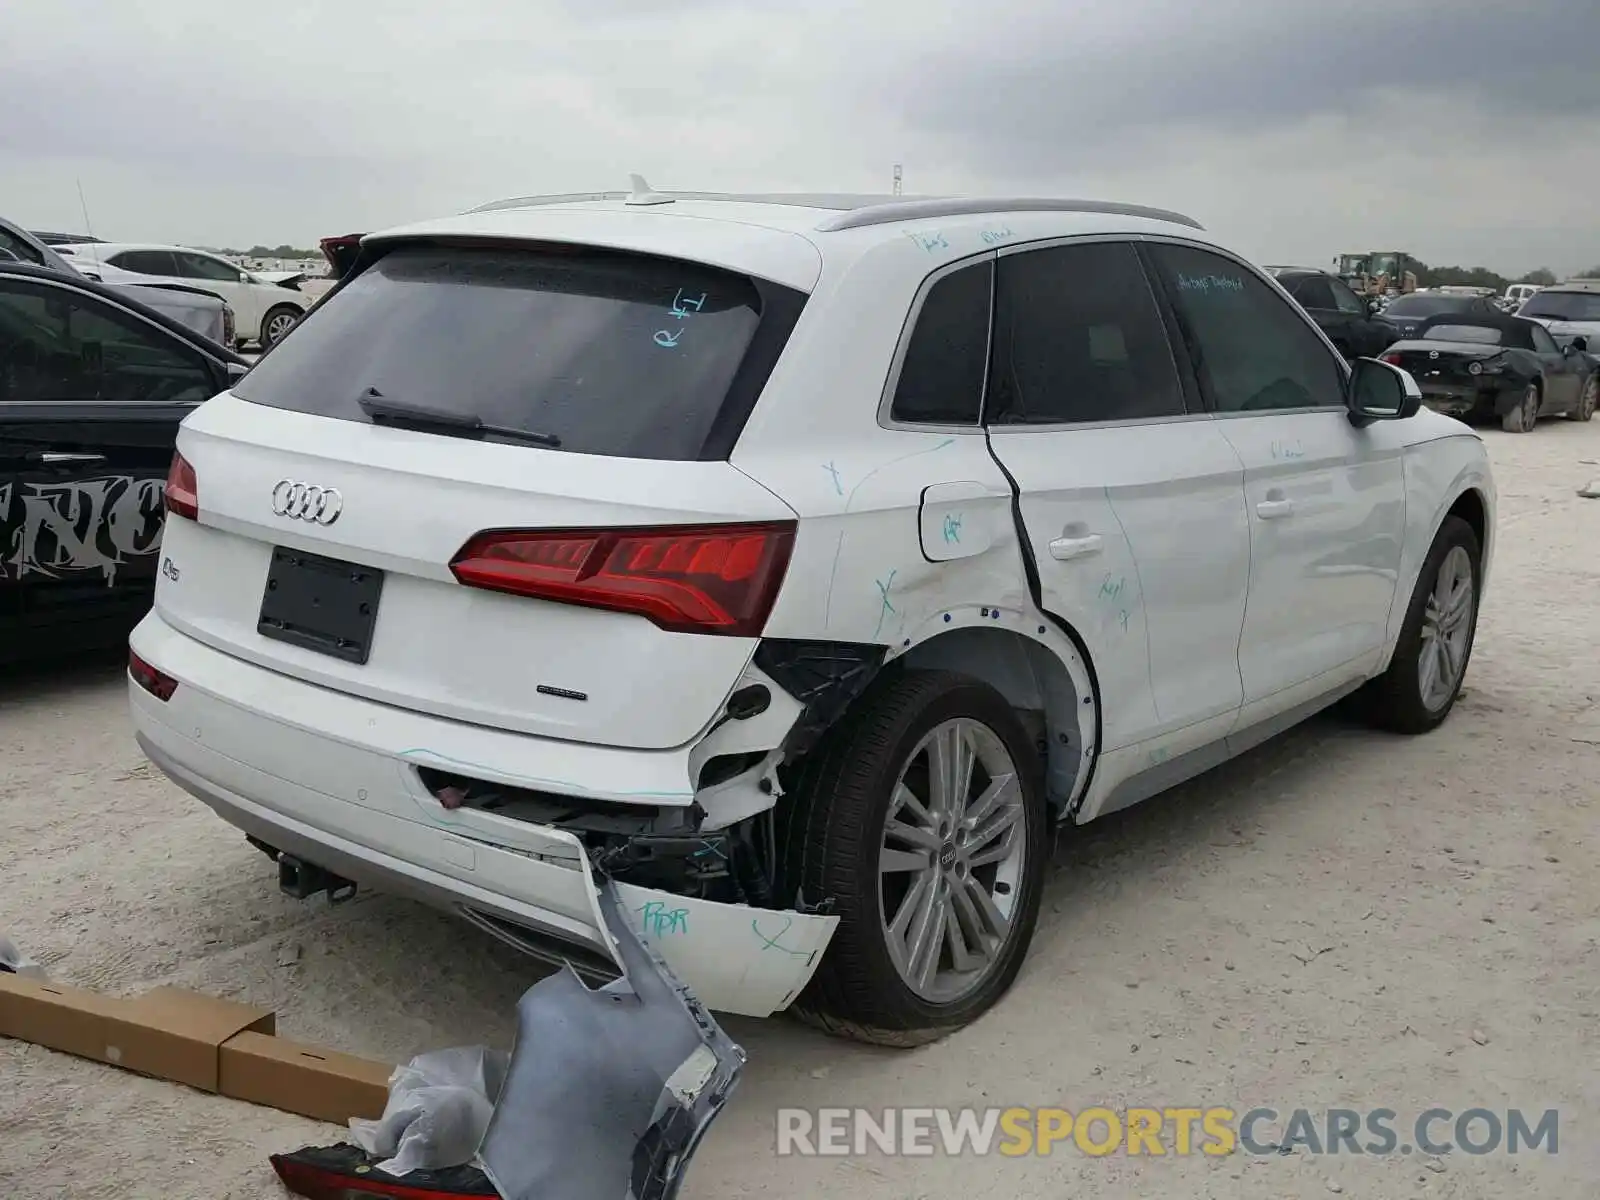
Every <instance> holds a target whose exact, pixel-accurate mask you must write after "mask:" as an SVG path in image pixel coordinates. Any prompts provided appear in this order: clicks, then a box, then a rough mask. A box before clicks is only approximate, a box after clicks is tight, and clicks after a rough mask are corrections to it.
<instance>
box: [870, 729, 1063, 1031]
mask: <svg viewBox="0 0 1600 1200" xmlns="http://www.w3.org/2000/svg"><path fill="white" fill-rule="evenodd" d="M1036 852H1037V848H1036V847H1033V846H1030V845H1029V844H1028V822H1027V819H1026V814H1025V812H1024V800H1023V791H1022V786H1021V781H1020V779H1019V777H1018V772H1017V766H1016V763H1015V762H1013V761H1012V758H1011V755H1010V753H1009V752H1008V751H1007V749H1006V746H1005V743H1004V742H1003V741H1002V740H1001V739H1000V737H999V736H998V735H996V734H995V732H994V731H993V730H991V729H990V728H989V727H988V726H987V725H985V724H983V723H982V722H980V721H976V720H973V719H971V718H968V717H957V718H952V719H951V720H947V721H944V722H941V723H940V724H938V725H936V726H934V728H933V729H931V730H929V731H928V733H927V734H926V735H925V736H924V737H923V738H922V739H921V741H919V742H918V743H917V745H916V747H915V748H914V749H913V750H912V751H911V753H910V754H909V755H908V756H907V758H906V761H905V763H904V764H903V765H902V766H901V769H900V773H899V775H898V776H897V777H896V779H895V785H894V792H893V795H892V796H891V798H890V801H889V811H888V815H887V817H886V819H885V824H884V834H883V839H882V842H881V846H880V849H879V856H878V874H879V888H878V896H879V914H880V918H881V921H882V928H883V936H884V941H885V944H886V945H887V947H888V950H889V957H890V959H891V960H892V961H893V962H894V966H895V969H896V971H897V972H898V973H899V975H900V978H901V980H902V981H903V982H904V983H905V985H906V986H907V987H908V988H909V989H910V990H911V991H912V992H913V993H915V994H916V995H917V996H918V997H919V998H920V999H922V1000H924V1001H927V1002H929V1003H935V1004H948V1003H952V1002H954V1001H957V1000H960V999H962V998H963V997H965V996H967V995H970V994H971V993H972V992H973V991H975V990H976V989H977V988H978V987H980V986H981V985H982V984H983V983H984V981H985V980H986V979H988V978H989V977H990V975H991V974H992V973H993V972H994V971H995V970H997V969H998V968H999V967H1000V965H1001V963H1002V961H1003V959H1004V956H1005V955H1004V952H1005V949H1006V947H1007V946H1008V944H1009V943H1010V941H1011V938H1012V934H1013V928H1014V921H1015V920H1016V919H1017V918H1018V917H1020V915H1021V914H1020V913H1019V912H1018V908H1017V906H1018V901H1019V899H1020V894H1021V889H1022V880H1023V871H1024V866H1025V864H1026V861H1027V855H1028V854H1030V853H1036Z"/></svg>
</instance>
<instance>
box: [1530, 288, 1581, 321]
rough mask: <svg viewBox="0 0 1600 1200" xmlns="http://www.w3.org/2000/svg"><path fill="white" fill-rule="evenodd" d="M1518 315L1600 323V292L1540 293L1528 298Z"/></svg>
mask: <svg viewBox="0 0 1600 1200" xmlns="http://www.w3.org/2000/svg"><path fill="white" fill-rule="evenodd" d="M1517 315H1518V316H1523V317H1544V318H1545V319H1546V320H1550V319H1552V318H1553V319H1555V320H1558V321H1600V292H1551V291H1544V292H1539V293H1537V294H1535V295H1533V296H1530V297H1529V298H1528V302H1527V303H1526V304H1524V305H1523V306H1522V307H1521V308H1520V309H1518V310H1517Z"/></svg>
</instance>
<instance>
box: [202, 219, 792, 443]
mask: <svg viewBox="0 0 1600 1200" xmlns="http://www.w3.org/2000/svg"><path fill="white" fill-rule="evenodd" d="M803 303H804V297H803V296H801V295H800V294H799V293H797V292H793V291H791V290H790V289H787V288H783V287H779V286H778V285H775V284H771V283H767V282H760V283H758V282H756V281H754V280H752V279H750V278H748V277H746V276H743V275H738V274H735V273H733V272H730V271H724V270H719V269H717V268H714V267H708V266H704V265H701V264H696V263H688V262H683V261H679V260H675V259H664V258H652V257H645V256H642V255H635V254H626V253H619V252H610V251H603V250H591V249H588V248H571V247H559V246H558V247H541V248H537V249H520V248H485V247H470V248H469V247H444V246H429V245H417V246H404V247H400V248H397V249H395V250H392V251H391V252H390V253H389V254H387V255H385V256H384V257H383V258H382V259H380V260H379V261H378V262H377V263H375V264H374V265H373V266H371V267H369V268H368V269H367V270H365V271H363V272H362V273H361V274H360V275H358V276H356V277H355V278H353V279H351V280H350V281H348V282H347V283H345V284H344V285H343V286H342V287H341V288H340V289H339V290H338V291H337V292H334V293H332V294H330V295H329V297H328V298H327V299H326V300H325V301H323V302H322V303H320V304H318V305H317V306H316V308H314V309H313V310H312V311H311V313H310V314H309V315H308V316H307V317H306V318H304V319H303V320H302V321H301V322H300V324H299V325H298V326H297V327H296V328H295V331H294V334H293V336H291V337H288V338H285V339H284V340H283V341H282V342H280V343H279V344H278V345H276V346H274V347H273V348H272V351H271V353H269V354H265V355H263V356H262V358H261V359H260V361H259V362H258V363H257V364H256V365H255V367H254V368H253V369H252V370H251V372H250V373H249V374H248V375H247V376H245V377H244V379H243V380H241V381H240V382H239V383H238V384H237V385H236V386H235V387H234V389H233V390H234V394H235V395H237V396H239V397H241V398H242V399H245V400H249V401H251V402H253V403H256V404H265V405H269V406H271V407H274V408H284V409H291V410H293V411H296V412H305V413H312V414H315V415H318V416H324V417H334V418H337V419H340V420H346V421H368V420H370V418H369V417H368V415H367V413H366V411H365V410H364V409H363V408H362V407H361V405H360V403H359V401H360V400H361V398H362V397H363V396H365V395H368V394H369V393H370V392H371V391H373V390H375V391H376V392H377V393H378V394H379V395H381V396H382V397H383V399H384V400H385V401H386V402H389V403H392V404H396V405H406V406H409V407H412V408H420V409H425V410H430V411H432V412H438V413H443V414H448V415H450V416H452V417H455V418H463V419H465V418H473V417H475V418H477V419H478V420H480V421H482V422H483V423H484V424H485V425H494V426H499V427H502V428H504V429H511V430H517V431H520V432H522V433H525V434H528V435H530V436H531V437H533V438H541V439H549V440H550V441H551V442H552V443H558V444H559V448H560V449H562V450H565V451H570V452H573V453H578V454H603V455H614V456H618V457H624V458H648V459H675V460H694V459H703V458H723V457H726V455H727V453H728V451H729V450H730V449H731V446H732V439H733V438H736V437H737V431H738V429H739V428H742V426H743V423H744V419H745V418H746V417H747V416H748V415H749V410H750V408H751V407H752V406H753V404H754V402H755V397H756V395H757V394H759V392H760V389H761V387H762V385H763V384H764V383H765V379H766V374H767V373H768V372H769V371H770V370H771V367H772V365H773V363H775V362H776V359H777V355H778V353H779V352H780V351H781V349H782V346H783V344H784V342H785V341H786V339H787V337H788V333H789V331H790V329H792V327H793V323H794V321H795V319H796V318H797V317H798V315H799V311H800V307H801V305H802V304H803ZM730 429H731V431H732V432H731V433H730Z"/></svg>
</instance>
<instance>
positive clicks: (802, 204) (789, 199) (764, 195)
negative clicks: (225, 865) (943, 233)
mask: <svg viewBox="0 0 1600 1200" xmlns="http://www.w3.org/2000/svg"><path fill="white" fill-rule="evenodd" d="M640 182H641V183H643V182H644V181H643V180H640ZM641 195H647V196H648V197H649V200H648V203H651V204H665V203H667V202H668V201H671V200H721V201H724V202H726V203H730V204H787V205H792V206H794V207H797V208H831V209H836V210H839V211H841V212H842V211H845V210H848V209H854V208H863V207H866V206H869V205H878V204H886V203H888V202H889V201H891V200H893V199H894V197H893V196H891V195H889V194H887V193H884V194H876V193H865V194H856V193H843V192H839V193H836V192H657V191H654V190H653V189H651V188H650V187H649V185H648V184H646V185H645V189H644V191H643V192H641V191H640V190H639V189H638V188H634V189H633V190H632V191H627V192H620V191H618V192H568V193H564V194H562V193H558V194H555V195H549V196H513V197H511V198H510V199H507V200H494V201H491V202H490V203H488V204H480V205H479V206H478V207H477V208H470V209H468V210H467V211H468V212H474V213H480V212H493V211H494V210H496V209H503V208H533V207H537V206H539V205H544V204H581V203H583V202H585V201H595V200H627V201H631V202H633V203H635V204H637V203H639V202H640V201H639V199H638V198H639V197H640V196H641Z"/></svg>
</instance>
